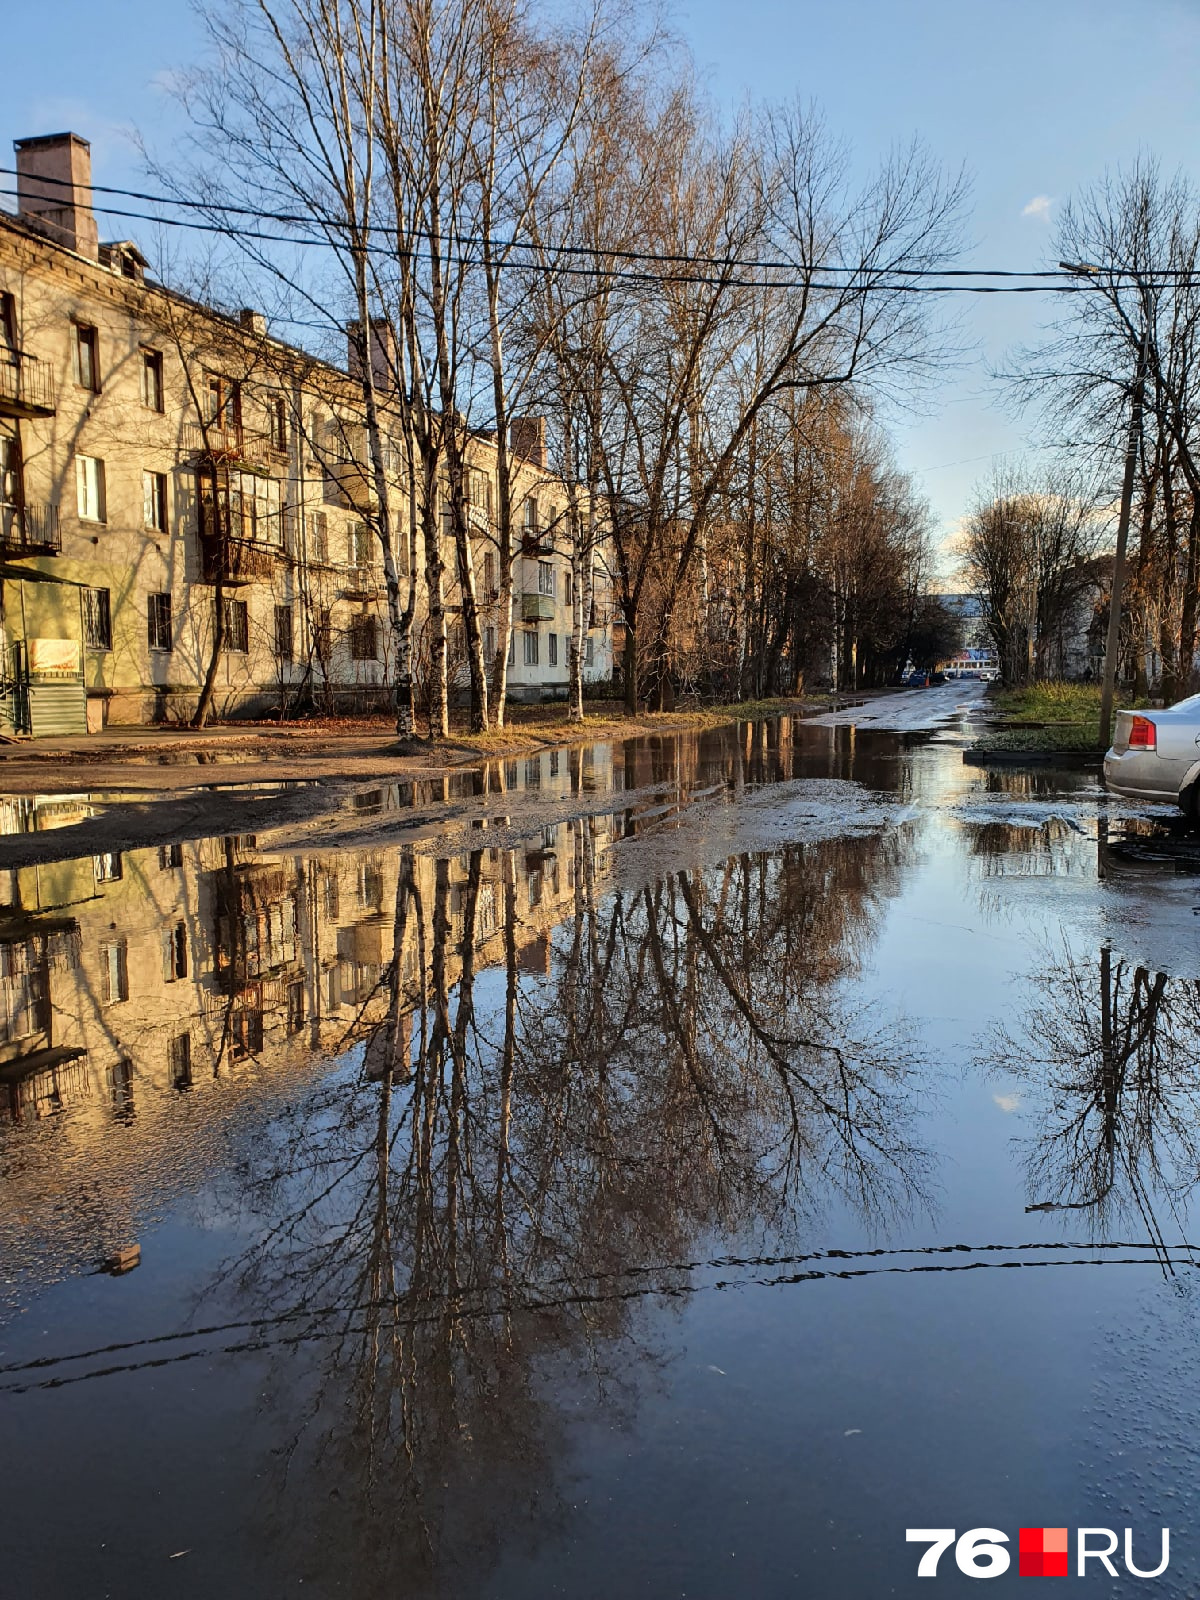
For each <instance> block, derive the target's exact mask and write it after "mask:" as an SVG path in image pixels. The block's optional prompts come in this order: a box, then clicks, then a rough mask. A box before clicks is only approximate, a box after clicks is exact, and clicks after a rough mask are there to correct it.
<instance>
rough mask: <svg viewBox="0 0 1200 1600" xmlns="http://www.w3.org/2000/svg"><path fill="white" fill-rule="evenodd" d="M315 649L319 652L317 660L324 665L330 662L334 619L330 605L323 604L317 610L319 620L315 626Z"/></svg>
mask: <svg viewBox="0 0 1200 1600" xmlns="http://www.w3.org/2000/svg"><path fill="white" fill-rule="evenodd" d="M313 649H314V650H315V651H316V653H317V660H318V661H320V662H321V663H322V664H323V665H324V664H325V663H327V662H328V660H329V656H330V652H331V651H332V649H333V620H332V617H331V615H330V611H329V607H328V606H321V607H320V609H319V610H318V612H317V620H316V623H315V624H314V626H313Z"/></svg>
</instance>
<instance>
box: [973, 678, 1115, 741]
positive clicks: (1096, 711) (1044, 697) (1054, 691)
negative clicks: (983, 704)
mask: <svg viewBox="0 0 1200 1600" xmlns="http://www.w3.org/2000/svg"><path fill="white" fill-rule="evenodd" d="M990 700H991V703H992V705H993V706H994V708H995V709H996V710H997V711H1001V712H1003V713H1004V714H1005V715H1007V716H1008V717H1010V718H1011V719H1012V720H1013V721H1014V722H1060V723H1079V724H1083V723H1092V724H1094V731H1096V732H1098V731H1099V727H1100V685H1099V684H1098V683H1057V682H1047V683H1034V684H1030V686H1029V687H1028V688H1026V689H996V690H993V691H992V694H991V696H990Z"/></svg>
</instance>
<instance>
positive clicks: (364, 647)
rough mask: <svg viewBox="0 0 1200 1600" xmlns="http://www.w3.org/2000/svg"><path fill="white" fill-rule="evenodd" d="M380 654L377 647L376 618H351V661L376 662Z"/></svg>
mask: <svg viewBox="0 0 1200 1600" xmlns="http://www.w3.org/2000/svg"><path fill="white" fill-rule="evenodd" d="M377 654H378V652H377V650H376V646H375V618H374V617H351V619H350V659H351V660H352V661H374V660H375V659H376V656H377Z"/></svg>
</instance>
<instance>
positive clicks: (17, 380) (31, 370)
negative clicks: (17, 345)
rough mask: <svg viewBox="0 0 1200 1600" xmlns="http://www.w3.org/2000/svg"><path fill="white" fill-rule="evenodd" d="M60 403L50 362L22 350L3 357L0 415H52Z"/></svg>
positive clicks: (0, 374)
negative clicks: (38, 359) (40, 359)
mask: <svg viewBox="0 0 1200 1600" xmlns="http://www.w3.org/2000/svg"><path fill="white" fill-rule="evenodd" d="M57 403H58V400H57V391H56V388H55V383H54V372H53V370H52V368H51V366H50V363H49V362H48V361H37V360H35V359H34V357H33V356H27V355H21V354H20V353H15V354H8V355H6V356H3V357H0V417H52V416H53V415H54V412H55V408H56V406H57Z"/></svg>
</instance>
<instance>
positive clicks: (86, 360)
mask: <svg viewBox="0 0 1200 1600" xmlns="http://www.w3.org/2000/svg"><path fill="white" fill-rule="evenodd" d="M72 349H73V352H74V367H75V382H76V383H77V384H78V385H79V387H80V388H81V389H90V390H91V391H92V393H93V394H96V393H98V392H99V389H100V359H99V353H98V350H97V345H96V330H95V328H92V327H89V326H88V324H87V323H86V322H77V323H76V324H75V339H74V342H73V345H72Z"/></svg>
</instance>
